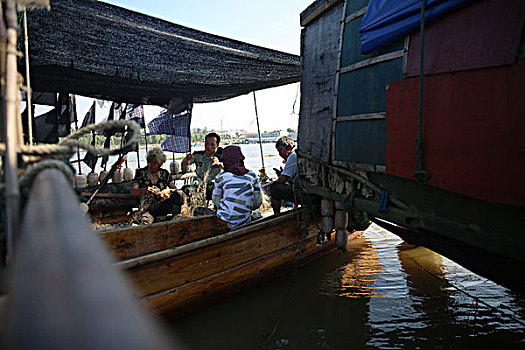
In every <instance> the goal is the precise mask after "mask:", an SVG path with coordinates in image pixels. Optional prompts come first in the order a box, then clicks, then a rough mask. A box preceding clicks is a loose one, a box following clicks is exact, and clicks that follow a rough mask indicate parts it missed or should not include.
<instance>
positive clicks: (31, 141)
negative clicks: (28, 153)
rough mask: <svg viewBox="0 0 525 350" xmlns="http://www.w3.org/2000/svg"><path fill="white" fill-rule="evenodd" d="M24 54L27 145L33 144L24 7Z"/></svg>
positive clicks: (27, 43) (27, 38)
mask: <svg viewBox="0 0 525 350" xmlns="http://www.w3.org/2000/svg"><path fill="white" fill-rule="evenodd" d="M24 56H25V64H26V86H27V93H26V96H27V97H26V106H27V127H28V138H29V145H32V144H33V110H32V107H33V104H32V102H31V100H32V98H33V96H32V95H33V92H32V91H31V81H30V79H29V37H28V35H27V10H26V9H25V8H24Z"/></svg>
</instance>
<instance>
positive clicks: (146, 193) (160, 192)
mask: <svg viewBox="0 0 525 350" xmlns="http://www.w3.org/2000/svg"><path fill="white" fill-rule="evenodd" d="M146 161H147V163H148V165H147V166H146V167H144V168H141V169H137V172H136V173H135V178H134V179H133V183H132V185H131V193H132V194H141V195H142V196H141V201H140V208H139V210H138V212H136V213H134V220H135V221H136V222H138V223H141V224H151V223H153V221H154V220H155V218H156V217H158V216H161V215H167V214H173V215H177V214H180V211H181V205H182V204H183V202H184V200H183V197H182V196H183V194H182V193H181V192H180V191H177V187H176V186H175V183H174V182H173V181H172V180H171V176H170V173H169V172H168V171H167V170H166V169H161V166H162V164H163V163H164V162H165V161H166V155H165V154H164V151H162V149H161V148H160V147H154V148H152V149H151V150H149V151H148V154H147V156H146Z"/></svg>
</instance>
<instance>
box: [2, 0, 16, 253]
mask: <svg viewBox="0 0 525 350" xmlns="http://www.w3.org/2000/svg"><path fill="white" fill-rule="evenodd" d="M6 25H7V32H6V36H7V38H6V39H7V40H6V47H5V49H6V74H5V90H4V99H3V103H2V104H3V106H2V111H3V114H4V117H5V127H4V140H5V143H6V151H5V154H4V173H5V200H6V221H7V222H6V235H7V253H8V254H9V256H8V259H9V260H12V259H13V258H14V253H15V251H14V246H15V243H16V242H15V241H16V238H17V235H18V214H19V206H18V203H19V198H20V191H19V187H18V174H17V171H18V159H17V148H18V146H19V145H20V140H19V139H18V137H17V135H18V132H17V124H18V123H17V109H18V103H19V99H18V98H17V97H18V95H19V93H20V92H19V91H18V84H17V75H18V72H17V53H18V52H17V50H16V42H17V29H16V28H17V23H16V12H15V4H14V3H13V1H7V3H6Z"/></svg>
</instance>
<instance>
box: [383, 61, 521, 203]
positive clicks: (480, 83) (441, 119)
mask: <svg viewBox="0 0 525 350" xmlns="http://www.w3.org/2000/svg"><path fill="white" fill-rule="evenodd" d="M424 87H425V89H424V97H425V98H424V114H423V144H424V150H423V152H424V155H423V159H424V163H423V164H424V169H425V170H427V171H429V172H430V176H431V177H430V180H429V181H427V182H426V183H427V184H430V185H433V186H436V187H439V188H443V189H447V190H451V191H454V192H458V193H461V194H465V195H468V196H471V197H474V198H478V199H484V200H488V201H494V202H500V203H507V204H514V205H519V206H523V205H525V184H524V180H525V59H520V60H519V61H518V63H517V64H515V65H512V66H504V67H497V68H486V69H478V70H470V71H463V72H455V73H446V74H438V75H432V76H426V77H425V86H424ZM418 103H419V78H412V79H407V80H404V81H397V82H393V83H391V84H390V85H389V87H388V89H387V119H386V123H387V124H386V125H387V126H386V128H387V146H386V171H387V173H388V174H393V175H398V176H401V177H405V178H410V179H413V176H412V173H413V172H414V170H415V169H416V139H417V130H418Z"/></svg>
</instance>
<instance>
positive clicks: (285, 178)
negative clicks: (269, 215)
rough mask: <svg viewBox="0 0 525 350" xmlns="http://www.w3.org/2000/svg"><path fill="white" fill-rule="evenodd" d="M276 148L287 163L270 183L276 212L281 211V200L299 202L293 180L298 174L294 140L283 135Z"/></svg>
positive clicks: (273, 207) (273, 206)
mask: <svg viewBox="0 0 525 350" xmlns="http://www.w3.org/2000/svg"><path fill="white" fill-rule="evenodd" d="M275 148H276V149H277V152H279V155H280V156H281V158H283V159H284V161H285V162H286V164H285V165H284V169H283V170H282V171H280V172H278V173H277V175H278V178H277V180H275V181H274V182H273V183H272V184H271V185H270V197H271V198H270V199H271V203H272V209H273V212H274V214H278V213H280V212H281V201H282V200H285V201H287V202H292V203H297V201H298V199H297V194H296V193H295V192H294V188H293V181H294V179H295V177H296V176H297V155H296V154H295V151H294V150H293V148H294V142H293V140H292V139H291V138H290V137H288V136H281V137H280V138H279V139H278V140H277V142H276V143H275Z"/></svg>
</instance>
